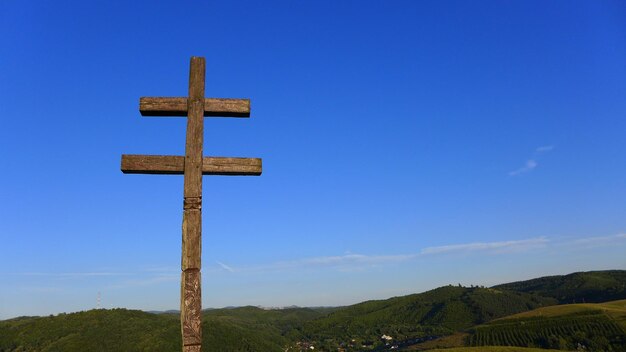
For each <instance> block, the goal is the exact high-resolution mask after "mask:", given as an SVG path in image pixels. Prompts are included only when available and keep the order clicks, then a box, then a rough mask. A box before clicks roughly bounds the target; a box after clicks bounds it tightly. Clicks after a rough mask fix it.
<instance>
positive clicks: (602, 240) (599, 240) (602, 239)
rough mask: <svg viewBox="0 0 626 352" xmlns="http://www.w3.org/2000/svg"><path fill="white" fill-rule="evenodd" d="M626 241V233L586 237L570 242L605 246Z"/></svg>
mask: <svg viewBox="0 0 626 352" xmlns="http://www.w3.org/2000/svg"><path fill="white" fill-rule="evenodd" d="M625 241H626V233H620V234H617V235H611V236H596V237H584V238H578V239H575V240H573V241H571V242H569V244H572V245H576V246H605V245H610V244H614V243H619V242H625Z"/></svg>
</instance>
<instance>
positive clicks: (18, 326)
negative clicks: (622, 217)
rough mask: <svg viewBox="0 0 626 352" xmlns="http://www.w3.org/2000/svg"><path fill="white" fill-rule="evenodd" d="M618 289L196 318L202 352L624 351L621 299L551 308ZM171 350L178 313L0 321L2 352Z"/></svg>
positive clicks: (448, 293)
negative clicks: (397, 350) (461, 347)
mask: <svg viewBox="0 0 626 352" xmlns="http://www.w3.org/2000/svg"><path fill="white" fill-rule="evenodd" d="M625 285H626V271H617V270H613V271H601V272H585V273H574V274H570V275H563V276H550V277H543V278H538V279H533V280H527V281H520V282H514V283H509V284H503V285H498V286H494V287H492V288H484V287H469V288H468V287H460V286H451V285H449V286H444V287H440V288H437V289H434V290H431V291H427V292H424V293H419V294H413V295H408V296H402V297H393V298H389V299H386V300H375V301H366V302H362V303H358V304H355V305H351V306H347V307H337V308H319V309H318V308H289V309H273V310H267V309H261V308H257V307H239V308H224V309H209V310H205V311H203V318H202V319H203V343H204V346H205V347H204V350H205V351H226V352H230V351H233V352H234V351H263V352H272V351H277V352H278V351H285V350H286V349H289V350H291V351H300V350H303V349H304V348H308V347H306V346H311V345H313V346H315V348H316V350H318V351H319V350H322V351H331V350H332V351H337V349H338V348H341V349H342V350H344V351H363V350H375V351H382V350H386V349H388V348H390V347H391V345H394V344H397V345H400V347H405V346H407V345H411V344H414V343H416V342H418V340H424V339H430V338H433V337H436V336H443V335H449V334H452V333H453V332H458V331H464V332H463V333H457V334H456V335H453V336H452V337H451V338H448V339H449V340H450V341H454V343H455V344H457V345H458V344H461V343H463V341H465V339H467V341H469V343H470V344H472V345H474V346H476V347H478V348H484V345H486V344H493V343H500V344H510V345H517V346H541V347H564V346H565V347H568V348H571V347H572V346H573V343H579V342H580V341H582V343H587V344H588V346H589V347H590V348H600V347H598V346H604V347H602V348H611V349H613V350H619V348H622V347H624V346H625V345H623V344H622V342H623V341H624V340H623V332H624V329H625V324H626V318H625V317H626V313H625V312H624V311H626V308H625V307H624V302H626V301H616V302H609V303H603V304H591V303H587V304H576V305H560V306H555V305H556V304H558V303H559V302H568V301H571V300H580V301H583V300H584V301H585V302H595V301H603V300H604V299H605V298H614V297H616V298H621V299H624V298H626V290H625V289H624V286H625ZM522 327H523V328H522ZM559 328H560V330H559ZM551 329H552V330H551ZM524 331H527V333H525V332H524ZM577 332H580V333H578V334H576V333H577ZM383 334H385V335H388V336H391V337H392V338H393V341H392V343H391V345H390V346H385V341H381V339H380V337H381V336H382V335H383ZM524 334H525V335H524ZM455 336H456V337H455ZM592 343H595V345H593V344H592ZM179 346H180V327H179V317H178V314H172V313H167V312H166V313H160V314H152V313H146V312H141V311H133V310H126V309H113V310H91V311H86V312H78V313H71V314H58V315H55V316H47V317H20V318H15V319H9V320H5V321H0V352H8V351H12V352H17V351H20V352H24V351H46V352H52V351H64V352H66V351H67V352H71V351H124V352H127V351H157V352H158V351H175V350H179ZM363 346H365V347H363ZM432 346H435V345H434V344H433V345H432ZM500 350H503V351H504V350H506V349H502V348H500ZM500 350H498V351H500ZM624 350H626V347H625V349H624ZM467 351H470V350H469V349H468V350H467ZM494 351H495V350H494Z"/></svg>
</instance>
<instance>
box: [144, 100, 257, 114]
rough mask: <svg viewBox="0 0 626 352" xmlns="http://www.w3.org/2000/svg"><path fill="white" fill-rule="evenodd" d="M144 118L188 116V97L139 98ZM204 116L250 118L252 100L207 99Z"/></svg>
mask: <svg viewBox="0 0 626 352" xmlns="http://www.w3.org/2000/svg"><path fill="white" fill-rule="evenodd" d="M139 112H141V115H142V116H187V98H186V97H142V98H139ZM204 116H220V117H250V99H231V98H205V99H204Z"/></svg>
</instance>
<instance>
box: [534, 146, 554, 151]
mask: <svg viewBox="0 0 626 352" xmlns="http://www.w3.org/2000/svg"><path fill="white" fill-rule="evenodd" d="M553 149H554V146H553V145H544V146H541V147H537V149H535V152H537V153H546V152H551V151H552V150H553Z"/></svg>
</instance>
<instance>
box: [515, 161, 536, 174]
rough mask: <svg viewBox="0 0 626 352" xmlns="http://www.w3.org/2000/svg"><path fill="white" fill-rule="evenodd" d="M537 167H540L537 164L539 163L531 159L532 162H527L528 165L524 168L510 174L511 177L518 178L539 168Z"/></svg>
mask: <svg viewBox="0 0 626 352" xmlns="http://www.w3.org/2000/svg"><path fill="white" fill-rule="evenodd" d="M537 165H539V164H537V162H536V161H535V160H533V159H530V160H528V161H526V164H525V165H524V166H523V167H521V168H519V169H517V170H514V171H511V172H509V176H517V175H521V174H523V173H526V172H530V171H533V170H534V169H535V168H536V167H537Z"/></svg>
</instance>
